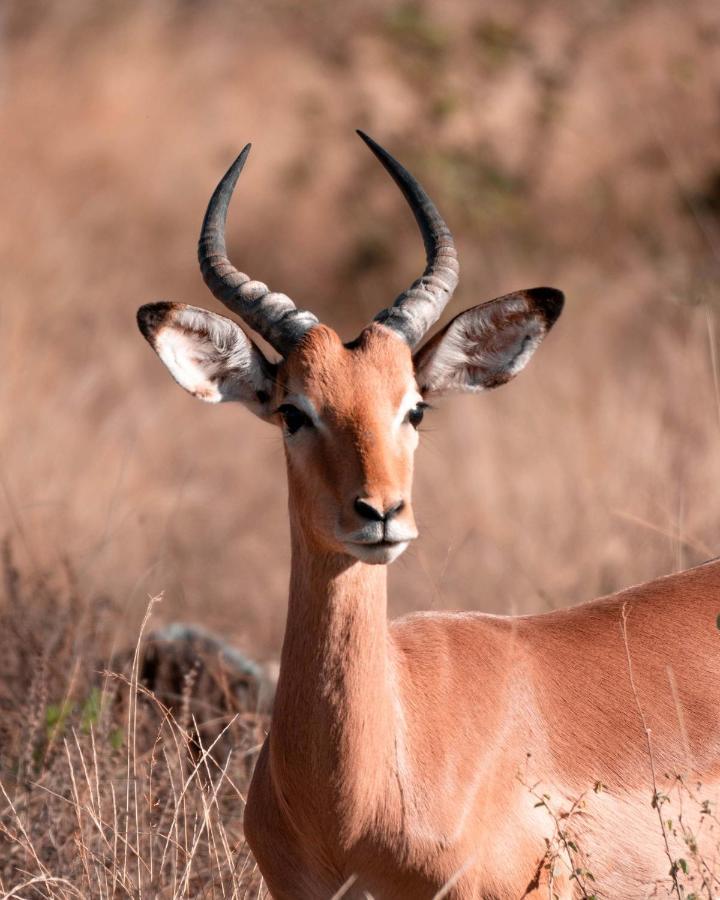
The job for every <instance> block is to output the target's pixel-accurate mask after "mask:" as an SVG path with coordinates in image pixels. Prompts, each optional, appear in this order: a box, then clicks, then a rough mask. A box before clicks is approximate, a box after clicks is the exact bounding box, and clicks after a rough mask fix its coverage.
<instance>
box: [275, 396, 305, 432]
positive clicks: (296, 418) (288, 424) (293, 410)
mask: <svg viewBox="0 0 720 900" xmlns="http://www.w3.org/2000/svg"><path fill="white" fill-rule="evenodd" d="M277 412H278V413H280V415H281V416H282V420H283V422H284V424H285V428H287V432H288V434H295V432H296V431H298V430H299V429H300V428H302V427H303V425H310V426H312V420H311V419H310V416H308V415H307V413H304V412H303V411H302V410H301V409H298V408H297V406H293V405H292V404H291V403H283V404H282V406H279V407H278V408H277Z"/></svg>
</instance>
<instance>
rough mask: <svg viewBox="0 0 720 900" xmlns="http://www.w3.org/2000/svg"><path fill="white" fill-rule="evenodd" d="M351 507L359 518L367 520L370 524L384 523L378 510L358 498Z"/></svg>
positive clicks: (382, 516) (383, 518) (383, 517)
mask: <svg viewBox="0 0 720 900" xmlns="http://www.w3.org/2000/svg"><path fill="white" fill-rule="evenodd" d="M353 505H354V507H355V512H356V513H357V514H358V515H359V516H362V517H363V519H369V520H370V521H371V522H384V521H385V516H384V515H383V514H382V513H381V512H380V510H379V509H377V508H376V507H374V506H373V505H372V504H370V503H368V502H367V501H366V500H361V499H360V498H359V497H356V498H355V503H354V504H353Z"/></svg>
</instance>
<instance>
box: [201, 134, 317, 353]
mask: <svg viewBox="0 0 720 900" xmlns="http://www.w3.org/2000/svg"><path fill="white" fill-rule="evenodd" d="M250 146H251V145H250V144H247V145H246V146H245V148H244V149H243V151H242V153H241V154H240V156H238V158H237V159H236V160H235V162H234V163H233V164H232V165H231V166H230V168H229V169H228V170H227V172H226V173H225V175H224V176H223V178H222V180H221V182H220V184H218V186H217V187H216V188H215V192H214V193H213V195H212V197H211V198H210V203H209V204H208V208H207V212H206V213H205V218H204V220H203V224H202V229H201V231H200V240H199V242H198V259H199V261H200V270H201V271H202V275H203V278H204V279H205V284H206V285H207V286H208V287H209V288H210V290H211V291H212V293H213V294H214V296H215V297H217V299H218V300H220V302H221V303H224V304H225V306H227V307H228V308H229V309H231V310H232V311H233V312H235V313H237V314H238V315H239V316H241V317H242V318H243V319H244V320H245V322H246V323H247V324H248V325H249V326H250V328H252V329H253V330H254V331H257V333H258V334H260V335H262V336H263V337H264V338H265V340H266V341H268V343H269V344H271V345H272V346H273V347H274V348H275V349H276V350H277V351H278V353H280V354H282V355H283V356H286V355H287V354H288V353H289V352H290V351H291V350H292V349H293V347H295V346H296V345H297V343H298V342H299V341H300V339H301V338H302V337H303V335H304V334H305V333H306V332H307V331H309V330H310V329H311V328H313V327H314V326H315V325H317V324H318V320H317V318H316V317H315V316H314V315H313V314H312V313H310V312H306V311H305V310H300V309H297V307H296V306H295V304H294V303H293V301H292V300H291V299H290V298H289V297H288V296H286V295H285V294H276V293H273V292H272V291H271V290H270V288H269V287H268V286H267V285H266V284H263V282H262V281H253V280H252V279H251V278H250V276H249V275H245V273H244V272H239V271H238V270H237V269H236V268H235V266H233V264H232V263H231V262H230V260H229V259H228V257H227V250H226V249H225V222H226V220H227V212H228V206H229V205H230V198H231V197H232V194H233V190H234V189H235V185H236V184H237V180H238V178H239V177H240V173H241V172H242V170H243V166H244V165H245V160H246V159H247V157H248V154H249V153H250Z"/></svg>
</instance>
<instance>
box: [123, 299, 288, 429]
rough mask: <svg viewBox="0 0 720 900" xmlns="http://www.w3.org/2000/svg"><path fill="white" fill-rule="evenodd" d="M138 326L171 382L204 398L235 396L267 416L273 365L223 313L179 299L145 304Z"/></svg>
mask: <svg viewBox="0 0 720 900" xmlns="http://www.w3.org/2000/svg"><path fill="white" fill-rule="evenodd" d="M137 321H138V327H139V328H140V331H141V332H142V333H143V335H144V337H145V338H146V339H147V341H148V343H149V344H150V346H151V347H152V348H153V350H154V351H155V352H156V353H157V355H158V356H159V357H160V359H161V360H162V361H163V362H164V363H165V365H166V366H167V367H168V369H169V370H170V374H171V375H172V377H173V378H174V379H175V381H177V383H178V384H179V385H180V386H181V387H183V388H185V390H186V391H189V392H190V393H191V394H193V395H194V396H195V397H199V398H200V399H201V400H205V401H206V402H207V403H224V402H226V401H230V400H239V401H240V403H244V404H245V406H247V407H248V408H249V409H250V410H252V412H254V413H255V415H257V416H260V418H261V419H269V418H270V415H271V405H272V404H271V400H272V394H273V381H274V375H275V371H276V366H275V365H274V364H273V363H271V362H269V361H268V360H267V359H266V358H265V357H264V356H263V354H262V353H261V352H260V350H258V348H257V347H256V346H255V344H253V342H252V341H251V340H250V338H249V337H247V335H246V334H245V332H244V331H243V330H242V329H241V328H240V327H239V325H236V324H235V322H232V321H231V320H230V319H226V318H225V317H224V316H218V315H216V314H215V313H212V312H208V311H207V310H205V309H198V308H197V307H195V306H186V305H185V304H184V303H148V304H146V305H145V306H141V307H140V309H139V310H138V314H137Z"/></svg>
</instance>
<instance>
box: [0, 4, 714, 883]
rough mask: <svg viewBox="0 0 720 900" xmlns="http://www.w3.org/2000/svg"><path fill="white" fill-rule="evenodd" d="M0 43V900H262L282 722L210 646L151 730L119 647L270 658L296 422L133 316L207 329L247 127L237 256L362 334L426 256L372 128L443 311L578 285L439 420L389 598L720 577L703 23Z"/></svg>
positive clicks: (56, 34) (51, 23)
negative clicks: (179, 352) (415, 199)
mask: <svg viewBox="0 0 720 900" xmlns="http://www.w3.org/2000/svg"><path fill="white" fill-rule="evenodd" d="M0 27H1V29H2V30H1V32H0V133H1V134H2V139H1V140H0V173H1V174H0V209H1V210H2V215H1V216H0V267H1V271H2V281H1V288H0V291H1V297H2V300H1V302H0V361H1V365H2V370H1V374H0V525H1V526H2V528H1V529H0V530H1V534H0V537H2V538H3V539H4V541H5V545H4V546H5V550H4V571H5V587H4V594H3V599H2V601H0V784H2V790H1V791H0V896H7V897H10V896H25V897H53V898H54V897H58V898H65V897H75V896H83V897H103V898H104V897H125V896H128V897H136V896H137V897H140V896H153V897H154V896H157V897H186V896H191V897H195V896H198V897H199V896H218V897H220V896H226V897H230V896H236V897H255V896H258V894H259V893H260V895H261V892H262V890H263V888H262V886H261V884H260V881H259V877H258V875H257V873H256V871H255V870H254V864H253V862H252V860H251V858H249V857H248V856H247V853H246V851H245V850H244V849H243V847H244V845H243V841H242V827H241V813H242V805H243V797H244V793H245V789H246V784H247V773H248V771H249V767H250V766H251V764H252V759H253V753H254V748H256V746H257V745H258V743H260V741H261V740H262V735H263V730H264V728H265V727H266V724H267V722H266V718H265V717H264V712H263V708H264V707H263V704H262V703H259V704H258V699H257V695H256V691H255V688H254V687H253V686H252V685H250V687H248V686H247V684H246V682H245V681H243V678H244V676H243V678H240V679H239V680H240V681H241V682H242V685H243V686H242V688H239V687H238V685H237V684H236V683H235V681H237V680H238V676H237V667H236V665H235V663H236V662H237V660H235V658H234V657H233V659H232V660H229V659H225V660H224V662H225V663H226V665H225V666H224V668H223V667H222V666H221V669H222V672H221V673H220V674H219V675H218V674H217V673H215V674H214V675H209V674H208V672H207V671H206V669H205V666H204V663H203V662H202V661H201V660H203V659H207V658H210V657H212V658H213V659H214V661H215V662H217V658H218V652H220V653H221V654H222V652H225V651H218V649H217V647H216V645H215V644H213V643H212V638H211V637H210V636H208V635H205V636H204V638H203V640H206V641H207V644H203V646H202V647H201V648H200V649H199V650H198V649H197V648H196V647H195V648H194V649H193V648H190V651H189V652H188V653H187V654H185V656H183V653H184V651H182V652H180V651H178V656H177V658H173V660H172V661H171V664H168V663H167V662H166V661H163V662H162V664H158V665H156V666H155V670H154V674H155V675H156V674H157V672H158V671H160V670H162V671H164V672H166V673H169V675H168V677H169V678H170V680H172V679H174V682H173V683H174V684H175V685H176V687H175V688H174V689H173V690H170V689H168V690H167V691H166V695H164V699H163V700H162V703H163V704H166V705H170V706H172V707H173V712H172V715H171V716H170V717H168V716H165V714H164V712H163V710H164V706H162V705H161V703H160V701H159V700H155V699H153V698H152V697H147V696H146V695H144V694H143V689H142V687H141V688H140V689H139V690H136V688H137V687H138V681H140V682H142V680H143V677H144V675H143V672H144V670H145V669H146V668H147V667H146V665H145V662H144V661H143V660H142V659H140V658H138V659H137V660H136V665H133V663H132V656H133V653H132V647H133V646H134V645H135V642H136V640H137V637H138V634H139V631H140V627H141V622H142V621H143V616H144V615H145V611H146V608H147V606H148V598H149V597H155V596H157V595H159V594H162V600H161V601H158V602H156V603H155V604H154V605H153V607H152V611H151V618H150V620H149V621H148V622H147V623H146V625H145V633H147V632H150V631H152V630H153V629H158V628H161V627H162V626H164V625H167V624H169V623H172V622H178V621H179V622H186V623H187V622H189V623H200V624H202V626H203V627H204V628H206V629H209V630H210V631H214V632H219V633H221V634H222V635H223V637H224V639H225V640H226V641H227V642H228V644H229V645H230V648H232V651H233V652H234V651H236V650H237V651H240V652H241V653H242V654H244V656H245V657H247V658H248V659H249V660H252V661H255V662H258V663H262V664H265V670H266V671H267V670H269V669H270V668H272V665H271V663H272V661H273V660H274V659H276V658H277V656H278V652H279V646H280V642H281V639H282V631H283V624H284V616H285V597H286V590H287V576H288V563H289V546H288V527H287V521H286V490H285V482H284V463H283V452H282V439H281V436H280V434H279V431H277V430H276V429H272V428H269V427H268V426H267V425H265V424H264V423H263V422H261V421H259V420H258V419H255V418H254V417H253V416H251V415H250V414H249V413H248V412H247V411H245V410H243V409H242V408H240V407H239V406H237V405H232V404H227V405H225V406H220V407H214V406H210V405H204V404H201V403H198V402H197V401H196V400H194V399H193V398H192V397H190V396H189V395H187V394H185V393H184V392H182V391H181V390H180V389H179V388H177V387H176V386H175V385H174V384H173V383H172V381H171V379H170V378H169V377H168V375H167V373H166V372H165V370H164V368H163V367H162V365H161V364H160V363H159V361H158V360H157V358H156V357H155V356H154V354H153V353H152V352H151V351H150V349H149V348H148V346H147V344H146V343H145V341H144V340H143V339H142V337H141V336H140V334H139V332H138V331H137V328H136V325H135V311H136V309H137V307H138V306H139V305H140V304H142V303H145V302H148V301H151V300H156V299H163V300H176V301H181V302H185V303H190V304H194V305H198V306H204V307H207V308H209V309H212V310H215V311H217V312H223V310H222V308H221V307H220V305H219V304H218V303H217V302H216V301H215V300H214V299H213V298H212V297H211V296H210V295H209V293H208V292H207V290H206V288H205V287H204V285H203V283H202V279H201V276H200V273H199V271H198V266H197V261H196V240H197V234H198V232H199V227H200V222H201V219H202V215H203V212H204V208H205V204H206V202H207V199H208V198H209V196H210V193H211V191H212V189H213V188H214V186H215V184H216V182H217V180H218V179H219V177H220V176H221V175H222V173H223V172H224V171H225V169H226V168H227V166H228V165H229V163H230V162H231V160H232V159H233V158H234V156H235V155H236V154H237V152H239V150H240V148H241V147H242V146H243V145H244V144H245V143H246V142H247V141H252V142H253V151H252V153H251V155H250V158H249V161H248V164H247V166H246V168H245V171H244V173H243V176H242V178H241V180H240V183H239V186H238V189H237V191H236V195H235V198H234V201H233V204H232V207H231V211H230V217H229V221H228V232H227V235H228V249H229V252H230V256H231V258H232V260H233V262H234V263H235V264H236V265H237V266H238V267H239V268H240V269H242V270H243V271H247V272H249V273H250V274H251V275H252V276H253V277H254V278H257V279H260V280H262V281H265V282H267V283H268V284H269V285H270V286H271V287H272V288H273V289H275V290H279V291H284V292H286V293H288V294H289V295H290V296H291V297H292V298H293V299H294V300H295V301H296V303H297V304H298V305H299V306H302V307H305V308H309V309H312V310H313V311H314V312H315V313H317V314H318V316H319V317H320V318H321V319H322V320H323V321H325V322H326V323H327V324H329V325H331V326H333V327H334V328H336V329H337V330H338V331H339V333H340V334H341V336H342V337H343V338H344V339H350V338H352V337H354V336H355V335H356V334H357V332H358V331H359V330H360V329H361V327H362V326H363V324H364V323H365V322H367V321H368V320H369V319H370V318H371V317H372V316H373V315H374V313H375V312H376V311H377V310H379V309H380V308H381V307H383V306H387V305H388V304H390V303H391V302H392V300H393V299H394V297H395V296H396V294H397V293H398V292H399V291H400V290H401V289H402V288H404V287H406V286H407V285H408V284H409V283H410V282H411V281H412V280H413V279H414V278H415V277H416V276H417V275H418V274H419V273H420V271H421V269H422V267H423V264H424V258H423V253H422V244H421V241H420V239H419V237H418V235H417V232H416V228H415V223H414V222H413V220H412V216H411V215H410V213H409V212H408V210H407V207H406V206H405V204H404V202H403V199H402V197H401V196H400V194H399V193H398V191H397V189H396V188H395V187H394V185H393V184H392V183H391V182H390V180H389V179H388V177H387V175H386V173H385V172H383V171H382V168H381V167H380V166H379V165H378V164H377V162H376V160H375V159H374V158H373V157H372V155H371V154H370V153H369V152H368V151H367V148H366V147H364V146H363V144H362V143H361V142H360V141H359V140H358V138H357V137H356V136H355V133H354V130H355V128H362V129H364V130H366V131H367V132H369V133H370V134H371V135H372V136H373V137H374V138H376V139H377V140H378V141H380V142H381V143H382V144H383V145H384V146H386V147H387V148H388V149H389V150H390V151H391V152H392V153H393V154H394V155H395V156H397V157H398V158H399V159H400V160H401V161H402V162H403V163H404V164H405V165H407V167H408V168H409V169H410V170H411V171H412V172H413V173H414V174H415V175H416V176H417V177H418V178H419V179H420V180H421V181H422V182H423V184H424V185H425V187H426V188H427V189H428V191H429V193H430V194H431V196H432V197H433V199H434V200H435V201H436V203H437V205H438V207H439V208H440V210H441V212H442V214H443V216H444V218H445V219H446V221H447V222H448V224H449V225H450V227H451V228H452V230H453V232H454V234H455V237H456V241H457V244H458V249H459V253H460V261H461V280H460V287H459V289H458V291H457V292H456V295H455V298H454V300H453V302H452V303H451V305H450V306H449V307H448V309H447V310H446V312H445V314H444V316H443V319H442V323H444V322H446V321H448V320H449V318H451V317H452V316H453V315H455V314H456V313H457V312H459V311H460V310H462V309H463V308H466V307H469V306H472V305H474V304H476V303H479V302H481V301H482V300H484V299H490V298H492V297H495V296H497V295H500V294H504V293H508V292H510V291H512V290H516V289H521V288H527V287H533V286H537V285H546V284H547V285H553V286H555V287H558V288H560V289H562V290H563V291H564V292H565V294H566V298H567V301H566V306H565V311H564V313H563V316H562V318H561V319H560V321H559V322H558V325H557V326H556V327H555V329H554V330H553V332H552V334H551V335H550V337H549V338H548V339H547V341H546V342H545V343H544V345H543V347H542V348H541V350H540V351H539V352H538V354H537V357H536V359H534V360H533V361H532V363H531V364H530V365H529V367H528V369H527V370H526V371H525V372H523V373H522V374H521V375H520V376H519V377H518V378H517V379H516V380H515V381H513V382H512V383H511V384H509V385H508V386H506V387H503V388H501V389H500V390H498V391H494V392H489V393H487V394H485V395H481V396H465V397H457V396H453V397H449V398H447V399H446V400H445V401H441V402H439V403H437V408H436V409H434V410H432V411H431V412H430V413H429V414H428V415H427V416H426V418H425V423H424V424H423V427H422V435H421V446H420V449H419V451H418V455H417V475H416V479H415V508H416V513H417V516H418V524H419V528H420V533H421V537H420V540H419V541H418V542H416V544H415V545H414V546H412V547H411V548H410V550H409V551H408V552H407V553H406V554H405V555H404V556H403V557H402V558H401V560H400V561H399V562H398V563H397V564H396V565H394V566H393V567H392V568H391V571H390V597H391V600H390V605H391V613H392V614H393V615H399V614H402V613H404V612H407V611H410V610H414V609H457V608H461V609H477V610H483V611H488V612H497V613H506V612H518V613H524V612H535V611H541V610H546V609H550V608H554V607H559V606H567V605H570V604H572V603H576V602H579V601H581V600H586V599H589V598H591V597H594V596H598V595H600V594H603V593H608V592H610V591H614V590H617V589H619V588H621V587H623V586H626V585H629V584H632V583H637V582H639V581H643V580H647V579H649V578H652V577H654V576H657V575H661V574H665V573H668V572H671V571H676V570H679V569H682V568H685V567H688V566H690V565H693V564H695V563H697V562H700V561H702V560H704V559H707V558H709V557H711V556H714V555H717V554H718V553H720V515H719V510H720V497H719V496H718V493H719V492H718V485H719V484H720V386H719V384H718V378H719V377H720V361H719V360H718V354H719V353H720V349H719V348H718V339H719V337H720V287H719V284H720V281H719V279H718V276H719V275H720V8H718V6H717V3H716V2H713V0H687V2H685V3H677V2H671V0H595V2H590V0H587V2H586V0H580V2H573V3H569V2H567V0H542V2H539V3H538V2H531V0H507V2H499V0H473V2H470V0H446V2H444V3H442V4H439V3H430V2H421V0H403V2H395V0H363V2H359V0H358V2H356V0H345V2H343V3H342V4H337V3H332V2H330V0H309V2H306V3H302V4H300V3H291V2H289V0H268V2H266V3H262V4H261V3H253V2H249V0H229V2H220V0H154V2H151V3H141V2H129V0H127V2H121V0H110V2H106V3H96V2H92V0H63V2H60V0H11V2H9V3H8V4H6V5H5V7H4V8H3V9H2V10H0ZM173 634H174V636H177V635H178V634H179V632H177V631H176V632H173ZM128 648H131V649H129V650H128ZM227 652H228V653H229V652H230V651H229V650H228V651H227ZM688 652H689V653H691V652H692V648H688ZM203 654H204V655H203ZM230 655H232V654H230ZM110 670H112V671H113V672H114V673H115V674H114V675H108V674H105V675H103V674H102V673H104V672H107V671H110ZM228 673H231V674H228ZM255 674H257V673H256V670H255V669H254V668H253V667H252V666H251V665H250V664H248V671H247V672H246V673H245V675H247V679H246V680H247V681H248V682H251V681H252V679H253V677H254V676H255ZM128 681H129V682H130V689H128V684H127V682H128ZM153 683H155V682H153ZM201 688H202V689H201ZM206 688H207V693H205V694H203V691H204V690H205V689H206ZM171 694H174V704H173V697H171V696H170V695H171ZM238 697H241V699H240V700H238ZM248 698H249V699H248ZM203 703H204V704H205V705H204V706H203ZM198 704H199V705H198ZM203 710H204V712H203ZM228 710H230V718H228V715H229V713H228ZM233 715H237V718H232V716H233ZM213 716H215V719H216V720H217V722H221V723H222V724H221V725H218V726H217V727H211V726H209V727H208V728H205V729H204V727H203V726H202V725H201V722H200V720H201V719H212V718H213ZM217 722H216V724H217ZM228 723H229V724H228ZM222 727H226V728H227V730H226V731H225V732H224V733H223V734H222V735H220V737H218V735H219V734H220V729H221V728H222ZM158 732H160V733H162V735H163V738H162V746H163V748H164V749H163V750H162V751H159V750H157V747H158V746H160V745H159V744H156V743H155V737H156V736H157V734H158ZM213 740H217V741H218V743H217V744H216V746H215V747H214V748H213V749H212V750H209V749H208V747H209V743H210V742H212V741H213ZM153 748H155V749H153ZM223 748H224V749H223ZM227 748H230V749H232V754H231V758H230V759H231V761H230V763H229V764H227V754H226V752H225V750H226V749H227ZM221 749H222V752H220V750H221ZM183 786H184V789H183ZM23 885H25V886H24V887H22V886H23ZM14 890H17V893H12V892H13V891H14Z"/></svg>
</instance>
